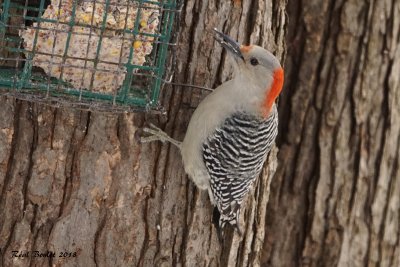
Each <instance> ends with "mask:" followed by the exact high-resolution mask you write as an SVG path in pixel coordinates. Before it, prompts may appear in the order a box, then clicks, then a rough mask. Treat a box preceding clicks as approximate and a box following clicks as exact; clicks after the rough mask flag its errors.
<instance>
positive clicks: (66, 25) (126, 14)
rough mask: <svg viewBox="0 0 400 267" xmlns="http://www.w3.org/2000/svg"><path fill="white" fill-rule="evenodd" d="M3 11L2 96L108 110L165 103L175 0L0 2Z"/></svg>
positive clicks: (156, 106)
mask: <svg viewBox="0 0 400 267" xmlns="http://www.w3.org/2000/svg"><path fill="white" fill-rule="evenodd" d="M0 3H1V2H0ZM0 12H1V13H0V14H1V18H0V94H3V95H13V96H15V97H17V98H21V99H26V100H30V101H35V102H45V103H48V104H52V105H56V106H72V107H76V108H81V109H89V110H100V111H110V112H117V111H135V110H156V109H159V108H160V107H159V104H158V103H159V102H158V97H159V92H160V88H161V86H162V84H163V81H164V80H165V79H164V76H165V71H166V67H165V65H166V58H167V53H168V51H169V49H168V48H169V45H170V39H171V32H172V28H173V25H174V16H175V13H176V12H177V9H176V0H158V1H155V0H153V1H149V0H51V1H50V0H25V1H24V0H3V2H2V4H1V5H0Z"/></svg>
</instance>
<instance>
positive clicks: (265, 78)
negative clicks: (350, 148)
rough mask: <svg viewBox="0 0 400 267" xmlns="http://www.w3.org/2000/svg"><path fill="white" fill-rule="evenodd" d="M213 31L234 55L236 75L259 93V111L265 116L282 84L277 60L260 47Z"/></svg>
mask: <svg viewBox="0 0 400 267" xmlns="http://www.w3.org/2000/svg"><path fill="white" fill-rule="evenodd" d="M214 31H215V32H216V39H217V41H218V42H219V43H220V44H221V45H222V46H223V47H224V48H225V49H226V50H228V51H229V52H230V53H231V54H232V55H233V56H234V58H235V62H236V64H237V66H238V73H237V74H236V75H240V77H241V78H242V80H244V81H245V83H247V84H248V85H249V87H251V89H252V90H253V92H254V90H255V91H256V93H257V94H258V93H259V97H260V98H262V99H261V100H260V103H261V107H260V108H261V113H262V114H263V116H264V117H267V116H268V114H269V113H270V111H271V109H272V106H273V104H274V102H275V99H276V98H277V97H278V96H279V93H280V92H281V90H282V86H283V80H284V73H283V69H282V67H281V64H280V63H279V60H278V59H277V58H276V57H275V56H274V55H273V54H272V53H271V52H269V51H267V50H265V49H264V48H262V47H259V46H256V45H249V46H244V45H240V44H239V43H238V42H236V41H235V40H233V39H232V38H231V37H229V36H228V35H226V34H224V33H222V32H220V31H218V30H216V29H214ZM243 90H246V88H243ZM249 93H250V92H249Z"/></svg>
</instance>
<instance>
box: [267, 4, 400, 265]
mask: <svg viewBox="0 0 400 267" xmlns="http://www.w3.org/2000/svg"><path fill="white" fill-rule="evenodd" d="M287 9H288V16H289V30H288V36H287V58H286V64H285V65H286V67H285V70H286V73H285V75H286V76H285V77H286V84H285V88H284V91H283V95H282V96H281V98H280V101H279V112H280V123H281V124H280V138H279V141H278V146H279V148H280V151H279V154H278V163H279V164H278V168H277V172H276V175H275V176H274V179H273V181H272V184H271V196H270V200H269V204H268V209H267V225H266V233H265V235H266V242H265V244H264V251H263V257H262V262H263V266H300V265H301V266H352V267H354V266H392V267H397V266H400V229H399V227H400V169H399V166H400V157H399V154H400V1H397V0H393V1H391V0H389V1H387V0H382V1H380V0H379V1H357V0H347V1H342V0H339V1H335V0H330V1H318V0H311V1H295V0H290V1H289V3H288V5H287Z"/></svg>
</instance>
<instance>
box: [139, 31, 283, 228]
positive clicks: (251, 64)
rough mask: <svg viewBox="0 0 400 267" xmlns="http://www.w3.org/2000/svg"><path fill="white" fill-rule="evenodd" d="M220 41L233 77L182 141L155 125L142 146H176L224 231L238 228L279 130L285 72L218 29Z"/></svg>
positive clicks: (263, 54) (253, 47) (269, 55)
mask: <svg viewBox="0 0 400 267" xmlns="http://www.w3.org/2000/svg"><path fill="white" fill-rule="evenodd" d="M214 31H215V33H216V36H215V39H216V40H217V41H218V42H219V43H220V44H221V45H222V47H224V48H225V49H226V50H227V51H228V52H230V54H232V55H233V58H234V65H235V73H234V78H233V79H232V80H230V81H227V82H225V83H223V84H221V85H220V86H219V87H217V88H216V89H215V90H214V91H213V92H212V93H211V94H209V95H208V96H207V97H205V98H204V100H203V101H202V102H201V103H200V104H199V106H198V107H197V108H196V110H195V111H194V113H193V115H192V117H191V119H190V122H189V126H188V129H187V132H186V135H185V138H184V140H183V142H179V141H177V140H175V139H172V138H171V137H169V136H168V135H167V134H166V133H165V132H163V131H162V130H160V129H159V128H157V127H156V126H155V125H152V124H151V125H150V128H145V129H144V131H145V132H147V133H150V134H152V135H151V136H149V137H143V138H142V142H150V141H155V140H160V141H162V142H165V141H168V142H171V143H172V144H174V145H176V146H177V147H178V148H179V149H180V151H181V155H182V158H183V164H184V168H185V171H186V173H187V174H188V175H189V176H190V177H191V179H192V180H193V182H194V183H195V184H196V186H197V187H198V188H199V189H202V190H208V193H209V197H210V200H211V202H212V204H214V205H215V206H216V208H217V209H218V212H219V228H220V229H221V230H222V229H223V228H224V226H225V224H226V223H229V224H231V225H233V226H235V227H236V229H237V231H238V233H239V234H241V230H240V226H239V214H240V206H241V204H242V202H243V200H244V198H245V196H246V195H247V193H248V192H249V190H250V188H251V187H252V185H253V184H254V181H255V180H256V178H257V177H258V176H259V174H260V172H261V169H262V166H263V164H264V162H265V160H266V157H267V155H268V152H269V151H270V149H271V147H272V145H273V143H274V141H275V137H276V135H277V132H278V131H277V130H278V112H277V109H276V105H275V99H276V98H277V97H278V95H279V93H280V92H281V90H282V86H283V80H284V72H283V69H282V67H281V65H280V63H279V61H278V59H277V58H276V57H275V56H274V55H273V54H272V53H270V52H269V51H267V50H265V49H264V48H262V47H259V46H256V45H250V46H245V45H239V43H238V42H236V41H235V40H233V39H232V38H231V37H229V36H228V35H225V34H224V33H222V32H220V31H218V30H216V29H214Z"/></svg>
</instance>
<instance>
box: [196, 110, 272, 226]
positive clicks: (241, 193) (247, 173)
mask: <svg viewBox="0 0 400 267" xmlns="http://www.w3.org/2000/svg"><path fill="white" fill-rule="evenodd" d="M277 124H278V120H277V113H276V110H275V109H274V110H273V113H272V114H271V115H270V116H269V117H268V119H266V120H260V119H259V118H257V117H254V116H250V115H247V114H245V113H236V114H233V115H231V116H230V117H229V118H227V119H226V120H225V121H224V122H223V124H222V125H221V126H220V127H218V128H217V129H216V130H215V132H214V133H213V134H211V135H210V136H209V137H208V138H207V140H206V142H204V144H203V160H204V163H205V166H206V168H207V170H208V173H209V175H210V178H211V180H210V186H211V191H212V194H213V197H214V200H215V202H216V205H217V208H218V210H219V212H220V218H219V223H220V227H223V226H224V224H225V223H226V222H229V223H230V224H232V225H237V223H238V217H239V212H240V205H241V204H242V201H243V199H244V197H245V196H246V194H247V192H248V191H249V189H250V187H251V185H252V184H253V182H254V180H255V179H256V178H257V176H258V175H259V173H260V171H261V169H262V166H263V164H264V161H265V159H266V156H267V153H268V152H269V150H270V149H271V146H272V144H273V142H274V140H275V137H276V135H277Z"/></svg>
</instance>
